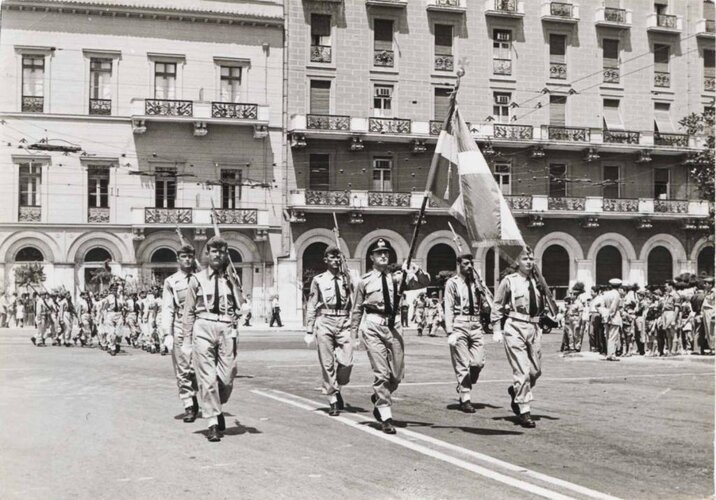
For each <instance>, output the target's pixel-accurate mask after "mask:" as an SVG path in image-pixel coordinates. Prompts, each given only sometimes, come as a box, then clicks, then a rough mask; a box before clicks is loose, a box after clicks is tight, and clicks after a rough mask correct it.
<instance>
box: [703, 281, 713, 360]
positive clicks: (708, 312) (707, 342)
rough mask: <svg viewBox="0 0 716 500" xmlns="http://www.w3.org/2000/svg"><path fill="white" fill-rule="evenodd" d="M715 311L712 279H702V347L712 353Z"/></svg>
mask: <svg viewBox="0 0 716 500" xmlns="http://www.w3.org/2000/svg"><path fill="white" fill-rule="evenodd" d="M715 311H716V297H715V296H714V279H713V278H705V279H704V300H703V302H702V303H701V319H702V321H703V328H704V347H705V349H708V350H709V353H710V354H711V355H712V356H713V354H714V322H715V321H714V314H715Z"/></svg>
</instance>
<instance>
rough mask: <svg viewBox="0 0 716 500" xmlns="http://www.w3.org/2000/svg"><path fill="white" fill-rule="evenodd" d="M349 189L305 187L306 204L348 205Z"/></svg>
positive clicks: (349, 198)
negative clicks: (326, 189) (322, 189)
mask: <svg viewBox="0 0 716 500" xmlns="http://www.w3.org/2000/svg"><path fill="white" fill-rule="evenodd" d="M350 201H351V193H350V191H317V190H314V189H306V205H328V206H348V205H350Z"/></svg>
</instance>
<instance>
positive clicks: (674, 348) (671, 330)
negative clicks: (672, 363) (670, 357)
mask: <svg viewBox="0 0 716 500" xmlns="http://www.w3.org/2000/svg"><path fill="white" fill-rule="evenodd" d="M661 317H662V320H663V322H664V333H665V335H666V351H667V352H669V353H671V354H676V353H677V352H678V350H679V345H680V344H681V342H680V339H679V337H678V336H677V334H676V311H664V312H663V313H662V316H661Z"/></svg>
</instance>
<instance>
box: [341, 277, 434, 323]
mask: <svg viewBox="0 0 716 500" xmlns="http://www.w3.org/2000/svg"><path fill="white" fill-rule="evenodd" d="M381 274H382V273H381V272H380V271H377V270H375V269H373V270H372V271H370V272H368V273H366V274H364V275H363V276H361V278H360V279H359V280H358V283H357V284H356V291H355V300H354V301H353V311H352V313H351V332H353V333H354V334H355V333H357V332H358V326H359V325H360V322H361V320H362V319H363V313H375V314H385V312H386V308H385V303H384V302H383V280H382V278H381ZM385 274H386V280H387V282H388V297H389V299H390V304H391V308H392V311H393V314H397V313H398V312H399V311H400V304H399V302H400V301H399V300H396V299H395V296H396V295H397V294H398V284H397V283H395V282H394V281H393V276H392V275H391V273H388V272H387V271H386V273H385ZM429 284H430V275H428V274H427V273H425V272H423V271H422V270H420V269H418V271H417V272H416V273H415V274H414V275H413V274H412V273H408V276H407V278H406V280H405V290H404V291H406V290H416V289H418V288H425V287H426V286H428V285H429Z"/></svg>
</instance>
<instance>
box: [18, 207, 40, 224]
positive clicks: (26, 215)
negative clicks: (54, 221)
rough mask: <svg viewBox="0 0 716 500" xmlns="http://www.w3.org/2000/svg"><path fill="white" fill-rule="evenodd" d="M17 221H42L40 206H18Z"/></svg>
mask: <svg viewBox="0 0 716 500" xmlns="http://www.w3.org/2000/svg"><path fill="white" fill-rule="evenodd" d="M17 221H18V222H42V207H20V210H19V211H18V214H17Z"/></svg>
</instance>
